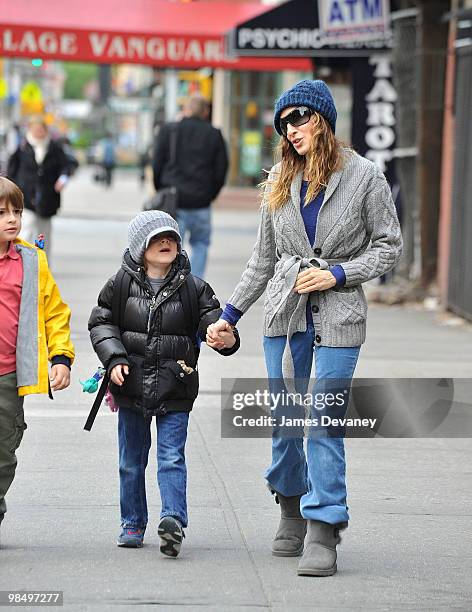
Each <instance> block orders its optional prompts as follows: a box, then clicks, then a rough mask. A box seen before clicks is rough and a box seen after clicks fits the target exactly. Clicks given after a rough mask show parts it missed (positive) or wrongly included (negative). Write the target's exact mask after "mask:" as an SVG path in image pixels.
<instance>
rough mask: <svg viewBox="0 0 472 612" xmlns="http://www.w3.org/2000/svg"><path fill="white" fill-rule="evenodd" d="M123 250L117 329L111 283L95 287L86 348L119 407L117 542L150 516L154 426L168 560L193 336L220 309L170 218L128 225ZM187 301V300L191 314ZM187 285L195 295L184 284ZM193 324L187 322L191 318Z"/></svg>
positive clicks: (180, 497)
mask: <svg viewBox="0 0 472 612" xmlns="http://www.w3.org/2000/svg"><path fill="white" fill-rule="evenodd" d="M128 239H129V249H128V250H127V251H126V252H125V254H124V257H123V263H122V269H123V270H124V271H125V273H126V274H127V275H129V277H131V279H130V284H129V290H128V294H127V297H126V296H125V301H124V302H123V304H124V306H123V309H122V312H121V317H120V319H121V320H122V323H120V327H118V326H117V325H116V318H115V317H114V313H113V305H114V303H115V304H116V300H114V295H115V292H117V291H118V295H119V293H120V292H122V291H123V286H124V284H123V285H120V286H119V287H115V286H114V284H115V279H116V278H117V276H118V275H117V276H115V277H113V278H111V279H110V280H109V281H108V282H107V284H106V285H105V287H104V288H103V289H102V291H101V293H100V295H99V297H98V306H96V307H95V308H94V309H93V311H92V314H91V316H90V320H89V330H90V337H91V340H92V344H93V347H94V349H95V351H96V353H97V355H98V357H99V359H100V361H101V362H102V364H103V366H104V367H105V368H106V369H107V372H108V373H109V375H110V379H111V384H110V390H111V393H112V395H113V398H114V400H115V402H116V404H118V406H119V408H120V409H119V417H118V439H119V448H120V508H121V526H122V532H121V535H120V537H119V539H118V545H119V546H125V547H134V548H140V547H141V546H142V544H143V538H144V531H145V529H146V525H147V520H148V515H147V504H146V490H145V469H146V465H147V457H148V453H149V449H150V446H151V430H150V427H151V420H152V418H153V416H155V417H156V426H157V430H158V439H157V458H158V483H159V489H160V493H161V500H162V510H161V522H160V523H159V535H160V537H161V552H162V553H163V554H165V555H168V556H172V557H175V556H177V555H178V553H179V551H180V544H181V542H182V538H183V528H184V527H186V526H187V501H186V490H185V489H186V478H187V472H186V466H185V453H184V451H185V441H186V437H187V424H188V418H189V412H190V411H191V409H192V406H193V403H194V401H195V399H196V397H197V393H198V371H197V359H198V341H197V335H198V338H200V340H201V341H203V340H205V337H206V330H207V326H208V325H209V324H211V323H214V322H215V321H217V320H218V319H219V317H220V315H221V308H220V304H219V302H218V299H217V298H216V296H215V294H214V292H213V289H212V288H211V287H210V285H208V284H207V283H206V282H205V281H203V280H201V279H200V278H194V277H193V275H192V274H190V266H189V262H188V259H187V255H186V254H185V252H183V251H181V237H180V234H179V228H178V225H177V223H176V221H175V220H174V219H172V217H171V216H170V215H168V214H166V213H164V212H161V211H156V210H152V211H146V212H142V213H140V214H139V215H137V217H135V219H133V221H131V223H130V225H129V228H128ZM186 284H187V291H188V293H187V297H188V300H189V301H188V303H187V304H188V305H189V303H190V301H191V297H190V296H191V295H192V294H193V296H194V308H192V311H194V312H195V317H193V316H192V317H189V314H188V306H187V309H186V307H185V303H184V301H185V300H184V295H185V294H184V293H183V291H185V290H186V287H185V285H186ZM189 284H191V285H192V290H190V288H189V287H188V285H189ZM190 318H191V319H192V321H191V320H190ZM221 339H222V345H223V346H224V347H223V348H222V349H216V348H215V350H218V352H220V353H221V354H223V355H231V354H233V353H234V352H235V351H236V350H237V349H238V348H239V337H238V335H237V332H236V331H235V330H234V331H230V332H228V333H227V335H226V336H225V337H223V338H221Z"/></svg>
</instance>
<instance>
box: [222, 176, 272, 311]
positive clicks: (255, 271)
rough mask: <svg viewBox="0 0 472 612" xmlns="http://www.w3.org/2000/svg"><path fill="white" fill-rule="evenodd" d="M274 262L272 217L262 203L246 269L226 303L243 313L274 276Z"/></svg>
mask: <svg viewBox="0 0 472 612" xmlns="http://www.w3.org/2000/svg"><path fill="white" fill-rule="evenodd" d="M266 189H267V187H266ZM276 261H277V255H276V245H275V232H274V226H273V222H272V216H271V214H270V212H269V210H268V208H267V204H266V203H265V201H264V202H263V204H262V212H261V219H260V223H259V230H258V233H257V239H256V244H255V245H254V249H253V251H252V255H251V258H250V259H249V261H248V262H247V265H246V269H245V270H244V272H243V274H242V276H241V279H240V281H239V283H238V284H237V285H236V288H235V289H234V291H233V293H232V295H231V297H230V298H229V300H228V302H229V303H230V304H232V305H233V306H234V307H235V308H237V309H238V310H240V311H241V312H242V313H245V312H246V311H247V310H248V309H249V307H250V306H252V304H254V302H255V301H256V300H257V299H258V298H259V297H260V296H261V295H262V294H263V293H264V291H265V288H266V286H267V283H268V282H269V280H270V279H271V278H272V276H273V275H274V268H275V263H276Z"/></svg>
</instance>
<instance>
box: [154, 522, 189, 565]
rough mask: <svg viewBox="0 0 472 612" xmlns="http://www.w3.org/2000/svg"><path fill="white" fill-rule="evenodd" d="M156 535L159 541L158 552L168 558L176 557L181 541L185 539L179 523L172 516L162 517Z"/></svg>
mask: <svg viewBox="0 0 472 612" xmlns="http://www.w3.org/2000/svg"><path fill="white" fill-rule="evenodd" d="M157 533H158V534H159V538H160V539H161V543H160V546H159V550H160V551H161V553H162V554H163V555H167V556H168V557H177V555H178V554H179V552H180V547H181V545H182V540H183V539H184V538H185V533H184V530H183V529H182V525H181V524H180V521H178V520H177V519H176V518H174V517H173V516H164V517H163V518H162V519H161V522H160V523H159V527H158V528H157Z"/></svg>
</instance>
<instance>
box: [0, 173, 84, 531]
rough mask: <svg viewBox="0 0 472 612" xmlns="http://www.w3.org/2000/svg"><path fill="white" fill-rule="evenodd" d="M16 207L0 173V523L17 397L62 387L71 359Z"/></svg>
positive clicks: (63, 325) (56, 300) (62, 315)
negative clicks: (21, 232) (24, 234)
mask: <svg viewBox="0 0 472 612" xmlns="http://www.w3.org/2000/svg"><path fill="white" fill-rule="evenodd" d="M22 212H23V194H22V192H21V191H20V189H19V188H18V187H17V186H16V185H15V184H14V183H12V182H11V181H9V180H8V179H6V178H3V177H0V321H1V325H0V523H1V522H2V520H3V517H4V515H5V512H6V505H5V495H6V493H7V491H8V489H9V488H10V485H11V483H12V482H13V478H14V477H15V469H16V463H17V460H16V455H15V451H16V449H17V448H18V447H19V445H20V442H21V439H22V437H23V431H24V430H25V429H26V423H25V418H24V413H23V397H24V396H25V395H28V394H31V393H48V392H49V393H50V389H52V390H54V391H59V390H60V389H65V388H66V387H68V386H69V382H70V367H71V364H72V361H73V359H74V347H73V346H72V344H71V341H70V330H69V319H70V310H69V308H68V306H67V305H66V304H64V302H63V301H62V300H61V296H60V294H59V290H58V288H57V286H56V283H55V281H54V279H53V277H52V275H51V272H50V271H49V268H48V264H47V259H46V255H45V254H44V253H43V252H42V251H41V250H38V249H37V248H36V247H34V246H32V245H31V244H29V243H27V242H24V241H23V240H20V239H19V238H18V237H17V236H18V234H19V233H20V230H21V215H22ZM48 359H49V360H50V362H51V364H52V367H51V373H50V375H48Z"/></svg>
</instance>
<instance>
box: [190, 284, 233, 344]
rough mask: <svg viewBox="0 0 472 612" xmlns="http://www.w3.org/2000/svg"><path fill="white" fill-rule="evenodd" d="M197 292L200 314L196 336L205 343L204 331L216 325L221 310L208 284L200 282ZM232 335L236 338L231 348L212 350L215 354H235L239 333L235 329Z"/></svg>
mask: <svg viewBox="0 0 472 612" xmlns="http://www.w3.org/2000/svg"><path fill="white" fill-rule="evenodd" d="M197 292H198V308H199V314H200V324H199V326H198V332H197V333H198V336H199V338H200V339H201V340H202V341H203V342H205V339H206V330H207V327H208V326H209V325H211V323H216V321H218V319H219V318H220V317H221V313H222V310H221V308H220V302H219V300H218V298H217V297H216V295H215V292H214V291H213V289H212V288H211V287H210V285H209V284H208V283H205V282H204V281H201V287H198V285H197ZM234 335H235V337H236V343H235V344H234V346H232V347H231V348H225V349H214V350H215V351H216V352H217V353H220V354H221V355H224V356H227V355H232V354H233V353H235V352H236V351H237V350H238V349H239V346H240V339H239V333H238V331H237V329H234Z"/></svg>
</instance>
